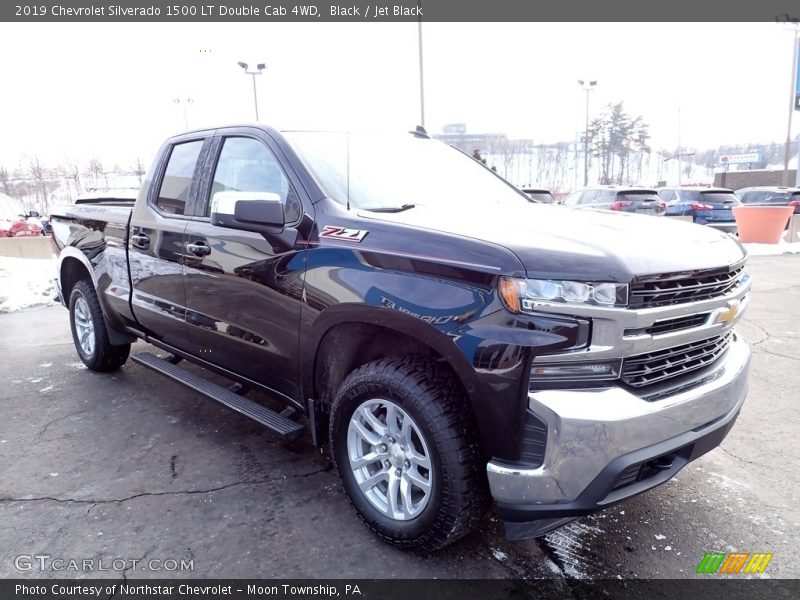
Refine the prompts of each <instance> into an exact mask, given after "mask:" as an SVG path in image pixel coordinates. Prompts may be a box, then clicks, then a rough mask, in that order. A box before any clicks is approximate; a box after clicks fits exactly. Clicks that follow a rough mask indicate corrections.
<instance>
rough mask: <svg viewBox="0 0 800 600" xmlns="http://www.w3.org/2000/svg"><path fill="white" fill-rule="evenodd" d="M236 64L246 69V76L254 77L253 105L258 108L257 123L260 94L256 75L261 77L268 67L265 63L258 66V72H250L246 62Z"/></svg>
mask: <svg viewBox="0 0 800 600" xmlns="http://www.w3.org/2000/svg"><path fill="white" fill-rule="evenodd" d="M236 64H238V65H239V66H240V67H242V69H244V72H245V74H247V75H252V76H253V103H254V104H255V107H256V121H258V93H257V92H256V75H261V71H263V70H264V69H266V68H267V65H266V64H265V63H258V64H257V65H256V69H258V71H248V70H247V68H248V65H247V63H246V62H242V61H239V62H238V63H236Z"/></svg>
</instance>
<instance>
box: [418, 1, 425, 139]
mask: <svg viewBox="0 0 800 600" xmlns="http://www.w3.org/2000/svg"><path fill="white" fill-rule="evenodd" d="M417 6H419V3H418V4H417ZM417 41H418V42H419V124H420V125H422V126H423V127H425V77H424V75H423V71H422V17H420V18H419V23H418V24H417Z"/></svg>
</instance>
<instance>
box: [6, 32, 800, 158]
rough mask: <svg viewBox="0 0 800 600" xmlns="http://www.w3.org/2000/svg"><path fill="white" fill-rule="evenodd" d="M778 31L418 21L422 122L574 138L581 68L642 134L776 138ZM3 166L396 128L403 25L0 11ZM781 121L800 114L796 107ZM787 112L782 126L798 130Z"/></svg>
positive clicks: (783, 62) (406, 91)
mask: <svg viewBox="0 0 800 600" xmlns="http://www.w3.org/2000/svg"><path fill="white" fill-rule="evenodd" d="M791 40H792V35H791V33H790V32H788V31H786V30H785V29H784V28H783V27H782V26H779V25H777V24H775V23H758V24H748V23H719V24H714V23H712V24H685V23H676V24H670V23H662V24H645V23H630V24H604V23H597V24H592V23H587V24H553V23H544V24H539V23H517V24H503V23H499V24H469V23H455V24H445V23H429V24H424V25H423V41H424V67H425V109H426V125H427V127H428V130H429V131H431V132H439V131H440V130H441V127H442V125H444V124H447V123H453V122H464V123H466V124H467V126H468V129H469V131H472V132H476V133H478V132H503V133H506V134H508V135H510V136H514V137H528V138H533V139H534V140H536V141H538V142H543V143H545V142H556V141H565V140H571V139H574V137H575V135H576V132H578V131H579V130H582V129H583V123H584V110H585V104H584V103H585V95H584V94H583V92H581V90H580V88H579V86H578V84H577V82H576V80H577V79H596V80H598V87H597V89H596V91H594V92H592V94H591V112H592V114H595V113H596V112H597V111H598V110H599V109H600V108H601V107H602V106H603V105H605V104H607V103H609V102H617V101H620V100H622V101H624V102H625V106H626V107H627V109H628V111H629V112H630V113H632V114H634V115H639V114H641V115H642V116H643V118H644V120H645V121H646V122H647V123H649V124H650V127H651V134H652V146H653V147H654V148H665V149H670V150H672V149H674V148H675V147H676V145H677V142H678V107H679V106H680V107H681V119H680V123H681V127H680V130H681V135H682V140H683V145H684V146H696V147H701V148H707V147H716V146H718V145H720V144H728V143H747V142H769V141H778V142H782V141H783V140H784V139H785V137H786V119H787V111H788V103H789V85H790V82H789V79H790V72H791V58H792V57H791V52H792V41H791ZM0 56H2V59H0V74H1V75H2V79H1V81H2V85H0V164H4V165H7V166H8V167H10V168H12V169H13V168H15V167H16V166H18V165H19V164H26V163H27V161H28V159H29V157H31V156H32V155H38V156H39V157H40V158H41V160H42V161H43V162H44V163H46V164H55V163H57V162H59V161H62V160H64V159H66V158H77V159H79V160H81V161H83V162H87V161H88V160H89V159H90V158H92V157H98V158H100V159H101V161H102V162H103V163H104V164H105V165H106V166H107V167H111V166H112V165H113V164H115V163H116V164H119V165H120V166H122V167H128V166H130V164H131V163H132V162H133V161H134V160H135V159H136V157H141V158H142V160H143V161H144V162H145V163H146V164H148V166H149V161H150V160H151V157H152V154H153V152H154V151H155V150H156V149H157V147H158V145H159V144H160V143H161V141H162V140H163V138H164V137H166V136H168V135H171V134H173V133H177V132H179V131H182V130H183V129H184V115H183V112H182V111H183V109H182V106H184V105H181V104H176V103H175V102H174V100H175V99H176V98H180V99H181V100H182V101H185V100H186V99H188V98H191V99H192V103H191V104H188V105H186V106H188V109H187V110H188V113H187V115H188V121H189V126H190V128H197V127H204V126H210V125H219V124H228V123H233V122H249V121H253V120H254V113H253V92H252V78H251V77H250V76H246V75H245V74H244V73H243V72H242V70H241V69H240V68H239V67H238V66H237V65H236V62H237V61H239V60H243V61H245V62H248V63H250V64H255V63H258V62H262V61H263V62H265V63H267V69H266V71H265V72H264V74H263V75H261V76H259V77H258V78H257V85H258V97H259V110H260V116H261V121H262V122H264V123H268V124H273V125H276V126H278V127H292V128H304V129H305V128H327V129H359V130H365V129H402V130H406V129H410V128H413V126H414V125H416V124H417V123H418V122H419V71H418V68H419V62H418V54H417V25H416V23H396V24H386V23H348V24H336V23H297V24H295V23H289V24H255V23H254V24H226V23H215V24H189V23H186V24H175V23H170V24H168V23H157V24H144V23H138V24H118V23H94V24H83V23H76V24H50V23H47V24H42V23H14V24H10V23H2V24H0ZM797 115H798V116H797V118H796V119H795V120H796V121H800V113H797ZM797 129H798V128H797V127H796V128H795V131H797Z"/></svg>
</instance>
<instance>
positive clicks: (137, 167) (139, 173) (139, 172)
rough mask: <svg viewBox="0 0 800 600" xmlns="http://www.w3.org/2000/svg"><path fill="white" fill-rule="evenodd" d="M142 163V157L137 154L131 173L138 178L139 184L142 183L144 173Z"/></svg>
mask: <svg viewBox="0 0 800 600" xmlns="http://www.w3.org/2000/svg"><path fill="white" fill-rule="evenodd" d="M145 172H146V171H145V168H144V164H143V163H142V159H141V158H139V157H138V156H137V157H136V163H134V165H133V174H134V175H136V178H137V179H138V180H139V185H140V186H141V185H142V178H143V177H144V174H145Z"/></svg>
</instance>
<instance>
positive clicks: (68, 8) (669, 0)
mask: <svg viewBox="0 0 800 600" xmlns="http://www.w3.org/2000/svg"><path fill="white" fill-rule="evenodd" d="M787 16H788V17H789V18H790V19H793V18H798V17H800V4H798V2H797V0H758V1H757V2H755V1H752V0H750V1H744V2H741V1H734V0H336V1H331V0H4V1H3V2H2V3H0V21H7V22H37V21H38V22H137V21H141V22H259V23H273V22H292V21H293V22H365V23H369V22H412V21H419V20H422V21H424V22H426V21H427V22H520V21H528V22H537V21H545V22H548V21H549V22H555V21H562V22H581V21H596V22H619V21H623V22H624V21H627V22H637V21H647V22H653V21H662V22H663V21H667V22H675V21H684V22H725V21H729V22H737V21H738V22H745V21H761V22H768V21H773V22H774V21H775V20H776V19H779V18H785V17H787Z"/></svg>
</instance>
